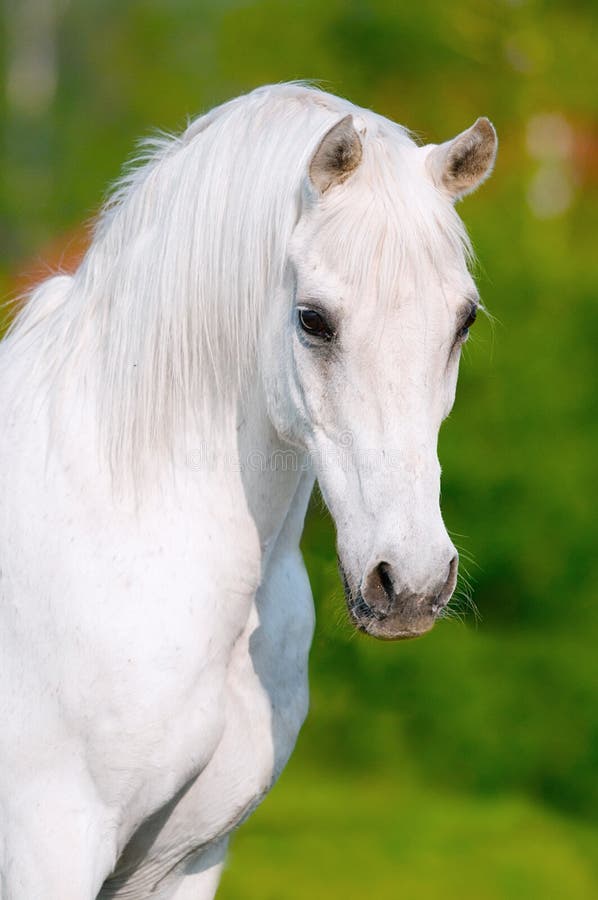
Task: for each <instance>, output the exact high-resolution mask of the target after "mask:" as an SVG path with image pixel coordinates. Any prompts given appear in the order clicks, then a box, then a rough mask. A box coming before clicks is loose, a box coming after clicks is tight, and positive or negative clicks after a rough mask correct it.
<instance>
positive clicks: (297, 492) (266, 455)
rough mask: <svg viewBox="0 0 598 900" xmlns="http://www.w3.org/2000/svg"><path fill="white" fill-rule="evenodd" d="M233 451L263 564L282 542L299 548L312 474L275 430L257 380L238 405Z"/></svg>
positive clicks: (306, 460) (299, 453) (305, 459)
mask: <svg viewBox="0 0 598 900" xmlns="http://www.w3.org/2000/svg"><path fill="white" fill-rule="evenodd" d="M237 452H238V456H239V464H240V471H241V479H242V482H243V487H244V490H245V496H246V500H247V505H248V508H249V511H250V513H251V515H252V517H253V520H254V522H255V525H256V528H257V530H258V534H259V538H260V544H261V548H262V555H263V563H264V565H265V564H267V560H268V557H269V555H270V554H271V553H272V551H273V549H274V548H275V547H277V546H278V547H279V548H280V544H281V542H282V541H285V542H286V543H287V545H288V549H291V547H292V548H293V549H296V548H297V547H298V545H299V540H300V538H301V533H302V531H303V524H304V520H305V513H306V510H307V504H308V502H309V498H310V495H311V492H312V488H313V484H314V476H313V474H312V471H311V467H310V466H309V458H308V455H307V453H306V452H304V451H301V450H298V449H297V448H293V447H291V446H290V445H289V444H287V443H285V442H283V441H282V440H281V439H280V437H279V436H278V435H277V433H276V431H275V430H274V428H273V426H272V423H271V421H270V419H269V417H268V414H267V410H266V403H265V398H264V396H263V390H262V388H261V386H260V385H259V384H258V385H257V386H256V387H255V388H254V389H253V390H252V392H251V394H250V395H249V396H248V397H246V398H245V400H244V402H243V404H242V405H241V411H240V415H239V422H238V428H237Z"/></svg>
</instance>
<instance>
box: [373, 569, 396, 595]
mask: <svg viewBox="0 0 598 900" xmlns="http://www.w3.org/2000/svg"><path fill="white" fill-rule="evenodd" d="M376 572H377V574H378V578H379V580H380V584H381V586H382V590H383V591H384V593H385V594H386V597H387V598H388V602H389V603H392V602H393V600H394V596H395V589H394V585H393V583H392V578H391V577H390V566H389V565H388V563H385V562H381V563H378V566H377V567H376Z"/></svg>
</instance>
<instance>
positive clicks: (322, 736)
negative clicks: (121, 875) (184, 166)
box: [0, 0, 598, 900]
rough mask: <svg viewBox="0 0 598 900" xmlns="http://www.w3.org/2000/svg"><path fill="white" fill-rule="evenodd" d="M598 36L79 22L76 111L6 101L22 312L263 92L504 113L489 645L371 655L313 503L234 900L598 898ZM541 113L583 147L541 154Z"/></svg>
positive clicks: (469, 493) (480, 489)
mask: <svg viewBox="0 0 598 900" xmlns="http://www.w3.org/2000/svg"><path fill="white" fill-rule="evenodd" d="M13 7H15V8H16V6H15V5H13ZM9 25H10V15H9V13H8V12H7V13H6V14H5V22H4V28H5V30H6V32H7V37H8V43H7V46H8V48H9V49H8V50H7V51H5V61H8V62H9V61H10V59H11V50H10V47H11V44H10V40H11V35H12V34H13V32H12V31H11V29H10V27H9ZM596 25H597V19H596V13H595V9H594V5H593V4H591V3H589V2H581V0H578V2H575V3H565V2H564V0H561V2H556V0H552V2H551V0H528V2H506V0H505V2H495V0H481V2H478V0H475V2H474V0H455V2H453V3H445V2H441V0H424V2H420V3H416V4H413V3H412V4H398V3H396V2H393V0H371V2H365V0H349V2H345V0H342V2H341V0H330V2H329V3H327V4H322V3H320V2H316V0H289V2H286V3H282V2H277V0H258V2H249V0H245V2H243V0H226V2H223V0H204V2H199V3H198V2H197V0H171V2H167V0H147V2H128V3H122V2H118V3H117V2H116V0H110V2H105V0H103V2H100V0H73V2H72V3H71V4H70V5H68V6H66V5H65V7H64V12H63V13H62V15H61V16H60V18H59V19H58V20H57V23H56V29H55V34H54V37H55V42H56V53H57V60H58V70H57V74H58V80H57V89H56V94H55V97H54V98H53V101H52V103H51V104H50V105H49V106H48V107H47V109H46V110H45V111H41V112H38V113H37V114H33V113H31V112H27V111H26V110H23V109H21V108H20V107H19V106H18V104H17V105H15V104H14V103H13V104H12V106H11V103H10V102H9V100H8V99H6V98H5V99H4V100H3V101H2V103H3V104H4V105H3V106H2V108H1V113H2V117H3V121H4V125H5V128H4V133H5V141H4V144H3V151H2V165H1V167H0V172H1V174H0V178H1V181H0V200H1V211H2V215H1V218H0V287H1V288H2V289H3V290H4V289H6V290H7V291H8V290H10V289H11V282H10V280H9V273H11V272H12V273H14V272H15V271H16V270H17V269H18V268H19V266H20V265H21V264H22V262H23V261H24V260H26V259H28V258H31V257H35V256H36V255H37V254H39V253H40V248H42V247H43V246H44V244H45V243H46V242H47V241H48V240H49V239H50V238H51V237H53V236H56V235H59V234H61V233H64V232H66V231H69V230H70V229H72V228H73V227H74V226H75V225H77V224H78V223H79V222H81V221H82V220H84V219H86V218H88V217H89V216H90V215H91V214H92V212H93V211H94V210H95V209H97V207H98V205H99V203H100V201H101V198H102V196H103V193H104V191H105V188H106V184H107V183H108V182H109V181H110V180H111V179H114V178H115V177H116V176H117V174H118V172H119V169H120V166H121V164H122V161H123V159H124V158H126V157H127V156H130V155H131V154H132V152H133V148H134V143H135V140H136V139H137V138H138V137H139V136H140V135H144V134H147V133H149V132H151V130H152V129H154V128H156V127H160V128H163V129H165V130H169V129H176V128H179V127H182V126H183V125H184V123H185V119H186V117H187V115H193V114H195V113H197V112H199V111H201V110H202V109H205V108H207V107H209V106H211V105H213V104H214V103H216V102H219V101H221V100H223V99H225V98H227V97H229V96H231V95H234V94H237V93H239V92H241V91H245V90H248V89H250V88H252V87H254V86H255V85H257V84H260V83H264V82H268V81H280V80H286V79H293V78H314V79H316V80H317V81H319V82H320V83H323V85H324V86H325V87H327V88H330V89H331V90H333V91H336V92H338V93H344V94H346V95H347V96H350V97H351V98H352V99H354V100H355V101H356V102H361V103H363V104H365V105H367V106H372V107H374V108H375V109H377V110H378V111H380V112H382V113H385V114H386V115H388V116H390V117H392V118H395V119H397V120H398V121H400V122H403V123H404V124H406V125H408V126H410V127H412V128H413V129H414V130H415V131H416V132H417V133H418V134H421V135H425V137H426V139H427V140H433V141H439V140H445V139H447V138H448V137H450V136H451V135H452V134H454V133H456V132H457V131H460V130H462V129H463V128H465V127H467V126H468V125H469V124H471V122H472V121H473V120H474V119H475V118H476V117H477V116H478V115H482V114H485V115H488V116H490V118H492V119H493V121H494V122H495V124H496V126H497V129H498V132H499V138H500V141H501V145H500V151H499V160H498V165H497V168H496V172H495V175H494V176H493V179H492V180H491V181H490V182H489V184H488V185H486V186H484V188H483V189H482V191H481V192H480V194H479V195H477V196H475V197H472V198H468V199H467V200H466V201H465V202H464V204H463V206H462V208H461V212H462V215H463V216H464V218H465V220H466V222H467V224H468V227H469V229H470V232H471V234H472V237H473V241H474V245H475V247H476V249H477V251H478V254H479V257H480V260H481V263H480V266H479V277H478V281H479V286H480V289H481V293H482V297H483V299H484V302H485V304H486V306H487V308H488V310H489V311H490V313H491V315H492V317H495V318H489V319H487V320H485V321H484V320H483V319H482V321H480V322H479V323H478V324H477V325H476V328H475V331H474V334H473V335H472V339H471V342H470V344H469V345H468V347H467V351H466V353H465V357H464V360H463V363H462V372H461V381H460V387H459V393H458V398H457V405H456V408H455V411H454V413H453V415H452V416H451V418H450V420H449V421H448V422H447V423H446V424H445V426H444V428H443V431H442V434H441V442H440V456H441V461H442V463H443V509H444V512H445V518H446V521H447V524H448V527H449V529H451V530H452V531H453V532H454V533H455V539H456V542H457V544H458V545H459V546H460V548H462V550H463V551H464V552H463V557H464V562H465V565H466V566H467V567H468V568H469V570H470V575H471V579H472V582H473V587H474V597H475V602H476V604H477V607H478V609H479V611H480V619H479V621H478V622H477V624H476V620H475V617H474V616H473V615H472V614H471V613H467V610H466V607H467V604H466V603H462V604H461V609H462V612H463V613H464V615H465V619H466V623H467V624H460V623H459V622H456V621H453V622H450V621H449V622H446V623H442V624H441V625H440V626H438V627H437V628H436V630H435V631H434V632H433V633H432V634H431V635H429V636H427V637H426V638H425V639H423V640H420V641H417V642H415V643H408V644H399V645H383V644H377V643H374V642H371V641H368V640H367V639H364V638H362V637H361V636H357V635H355V634H354V633H353V632H352V630H351V628H350V627H349V626H348V624H347V623H346V621H345V619H344V616H343V604H344V601H343V599H342V592H341V588H340V584H339V582H338V577H337V574H336V571H335V561H334V559H335V558H334V546H333V540H334V539H333V534H332V526H331V523H330V521H329V519H328V517H327V516H326V514H325V513H324V512H323V510H322V508H321V503H320V501H319V500H318V499H316V500H315V501H314V503H313V505H312V510H311V513H310V516H309V520H308V525H307V530H306V535H305V540H304V549H305V555H306V560H307V564H308V569H309V572H310V576H311V579H312V583H313V587H314V593H315V596H316V598H317V607H318V630H317V634H316V640H315V644H314V650H313V655H312V695H313V703H312V711H311V714H310V718H309V720H308V723H307V725H306V728H305V731H304V733H303V735H302V737H301V739H300V742H299V747H298V751H297V755H296V756H295V757H294V759H293V762H292V763H291V772H290V774H289V776H288V779H286V780H283V783H282V784H281V786H280V788H278V789H277V791H276V792H275V795H274V797H273V798H272V800H270V801H268V802H267V803H266V804H265V806H264V808H263V810H260V811H259V812H258V814H257V815H256V818H255V820H252V823H249V824H248V825H246V826H245V827H244V829H243V830H242V832H241V834H240V835H239V836H238V839H237V843H236V845H235V850H234V852H233V857H232V864H231V867H230V870H229V872H228V874H227V876H226V878H225V885H224V890H223V896H224V897H230V898H233V897H246V898H248V897H252V896H255V897H258V896H259V897H260V898H261V900H268V898H280V897H283V898H288V900H293V898H295V897H297V898H298V897H305V896H310V895H313V896H323V895H324V894H326V895H327V896H343V897H357V896H362V894H363V893H364V892H365V891H369V893H371V894H372V895H373V896H376V897H379V898H384V897H389V898H390V897H395V896H397V895H398V894H400V893H402V894H403V896H406V897H417V898H424V897H436V898H437V897H459V898H460V900H467V898H469V897H471V898H474V897H475V898H476V900H477V898H482V900H486V898H488V900H494V898H508V900H512V898H518V897H522V898H523V897H526V898H527V897H536V896H538V897H539V896H542V897H546V898H560V897H563V898H564V897H570V896H571V897H576V898H585V897H588V898H589V897H591V896H596V895H597V894H598V881H597V873H596V869H595V867H592V865H590V862H589V859H590V850H589V848H590V846H591V841H592V840H594V841H595V837H596V835H595V832H594V831H592V826H591V825H590V824H589V819H590V818H592V817H594V816H595V813H596V809H597V801H598V778H597V777H596V771H597V764H598V704H596V702H595V701H596V683H597V675H598V665H597V663H596V651H595V647H596V641H597V639H598V603H597V600H598V596H597V586H598V553H597V552H596V527H595V510H594V495H595V485H596V484H597V483H598V478H597V475H598V473H597V471H596V467H597V462H596V460H597V453H596V438H597V436H598V435H597V431H598V427H597V423H598V417H597V415H596V413H597V399H596V398H597V392H596V383H595V352H596V351H595V348H596V346H597V345H598V306H597V304H596V284H597V282H598V254H597V253H596V246H595V242H596V209H597V208H598V204H597V202H596V201H597V196H596V194H597V183H598V164H597V161H596V157H597V153H598V124H597V104H598V95H597V93H596V90H595V86H594V85H595V62H594V61H595V46H596ZM6 97H8V94H7V95H6ZM539 115H540V116H546V115H549V116H552V117H553V118H552V120H550V121H552V122H553V125H554V123H555V122H556V124H557V126H559V123H560V126H559V127H561V129H564V131H563V134H564V138H565V139H566V140H565V145H566V146H565V148H564V149H563V148H562V147H561V148H560V149H559V145H558V140H557V143H556V144H555V146H554V147H551V146H550V144H549V143H548V145H546V146H541V147H540V153H539V154H538V150H537V148H536V149H534V141H535V142H536V144H537V142H538V137H537V135H538V134H540V135H541V133H542V127H544V126H542V123H541V122H539V121H538V120H537V119H536V118H535V117H537V116H539ZM555 117H556V118H555ZM561 136H562V135H561ZM557 138H558V135H557ZM543 171H544V172H545V173H547V177H548V181H545V182H544V187H543V188H542V184H543V183H542V182H541V181H539V180H538V179H539V177H540V175H541V174H542V172H543ZM550 179H552V181H551V180H550ZM555 179H556V180H555ZM551 185H553V187H552V188H551ZM559 190H560V191H561V192H563V191H564V199H563V202H562V203H561V205H560V206H559V205H558V204H557V205H556V207H555V206H554V203H553V197H552V196H551V191H552V192H553V193H554V192H556V194H557V195H558V191H559ZM538 192H539V199H538ZM557 199H558V197H557ZM469 557H473V558H474V560H476V562H474V563H469V562H468V561H467V560H468V558H469ZM457 605H459V604H457ZM397 884H398V888H397V887H396V885H397Z"/></svg>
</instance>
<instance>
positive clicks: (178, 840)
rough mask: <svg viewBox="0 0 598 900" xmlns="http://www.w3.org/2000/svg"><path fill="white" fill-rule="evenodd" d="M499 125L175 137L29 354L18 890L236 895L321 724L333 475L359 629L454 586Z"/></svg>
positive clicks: (343, 108)
mask: <svg viewBox="0 0 598 900" xmlns="http://www.w3.org/2000/svg"><path fill="white" fill-rule="evenodd" d="M495 153H496V137H495V133H494V130H493V128H492V126H491V125H490V123H489V122H488V120H487V119H478V120H477V122H476V123H475V124H474V125H473V126H472V127H471V128H469V129H468V130H467V131H465V132H463V133H462V134H460V135H459V136H458V137H456V138H455V139H454V140H451V141H449V142H447V143H446V144H442V145H438V146H432V145H429V146H418V145H417V144H416V143H415V142H414V141H413V140H412V139H411V138H410V136H409V135H408V133H407V132H406V131H405V130H404V129H403V128H401V127H400V126H398V125H396V124H394V123H392V122H390V121H389V120H387V119H385V118H382V117H381V116H378V115H375V114H374V113H372V112H370V111H366V110H363V109H360V108H357V107H355V106H353V105H352V104H350V103H348V102H347V101H345V100H342V99H339V98H338V97H334V96H331V95H329V94H326V93H323V92H320V91H317V90H314V89H312V88H309V87H306V86H302V85H297V84H293V85H278V86H275V87H267V88H263V89H260V90H257V91H254V92H253V93H251V94H249V95H248V96H245V97H241V98H238V99H236V100H233V101H231V102H230V103H227V104H224V105H223V106H221V107H218V108H217V109H215V110H213V111H212V112H210V113H208V114H207V115H205V116H203V117H201V118H199V119H197V120H196V121H195V122H193V123H192V124H191V125H190V126H189V127H188V128H187V130H186V131H185V132H184V133H183V134H182V135H180V136H179V137H174V138H171V139H160V140H158V141H154V142H153V143H152V144H151V146H148V149H147V153H146V158H145V160H144V161H143V164H140V165H138V166H136V167H135V168H133V169H131V170H130V171H129V173H128V174H127V175H125V177H124V178H123V180H122V181H121V183H120V184H119V186H118V187H117V189H116V191H115V193H114V195H113V198H112V200H111V201H110V202H109V203H108V204H107V206H106V208H105V210H104V212H103V214H102V215H101V217H100V218H99V221H98V223H97V226H96V229H95V232H94V237H93V240H92V243H91V246H90V248H89V250H88V252H87V254H86V256H85V258H84V259H83V261H82V263H81V265H80V266H79V268H78V269H77V271H76V272H75V273H74V274H73V275H72V276H71V275H68V276H67V275H60V276H57V277H54V278H51V279H50V280H48V281H46V282H45V283H44V284H42V285H41V286H40V287H38V288H37V289H36V290H35V291H34V292H33V293H32V295H31V297H30V298H29V300H28V302H27V304H26V305H25V307H24V309H23V310H22V312H21V313H20V314H19V316H18V317H17V319H16V321H15V323H14V325H13V327H12V329H11V330H10V332H9V334H8V336H7V338H6V339H5V341H4V342H3V344H2V345H0V348H1V349H0V409H1V416H2V429H1V432H0V643H1V651H0V652H1V660H2V663H1V672H0V676H1V678H0V714H1V729H0V811H1V813H0V873H1V877H0V896H1V898H2V900H93V898H96V897H100V898H103V900H107V898H122V900H124V898H130V900H142V898H146V897H150V896H151V897H156V898H161V900H175V898H176V900H207V898H211V897H213V895H214V892H215V890H216V886H217V883H218V878H219V873H220V869H221V866H222V861H223V859H224V856H225V853H226V846H227V841H228V838H229V835H230V833H231V831H232V830H233V829H234V828H235V827H236V826H237V825H238V824H239V823H240V822H241V821H242V820H243V819H244V818H245V817H246V816H247V815H248V814H249V813H250V812H251V810H252V809H253V808H254V807H255V806H256V804H257V803H258V802H259V801H260V799H261V798H262V797H263V796H264V794H265V793H266V792H267V791H268V789H269V788H270V786H271V785H272V783H273V782H274V780H275V779H276V777H277V775H278V774H279V772H280V771H281V769H282V767H283V766H284V764H285V762H286V761H287V759H288V757H289V755H290V753H291V751H292V748H293V746H294V743H295V740H296V737H297V734H298V731H299V729H300V727H301V724H302V722H303V719H304V717H305V714H306V711H307V658H308V651H309V646H310V642H311V638H312V631H313V619H314V614H313V605H312V598H311V592H310V588H309V583H308V579H307V575H306V572H305V568H304V565H303V562H302V558H301V554H300V551H299V539H300V536H301V531H302V528H303V521H304V517H305V511H306V507H307V503H308V499H309V496H310V493H311V490H312V487H313V483H314V478H316V477H317V479H318V481H319V485H320V488H321V491H322V494H323V496H324V498H325V500H326V503H327V504H328V506H329V508H330V511H331V513H332V516H333V518H334V520H335V523H336V529H337V536H338V555H339V562H340V569H341V574H342V578H343V581H344V586H345V592H346V598H347V605H348V610H349V614H350V616H351V619H352V620H353V622H354V623H355V625H356V627H357V628H359V629H361V630H362V631H364V632H367V633H368V634H370V635H373V636H374V637H378V638H383V639H388V640H391V639H396V638H408V637H413V636H416V635H419V634H422V633H423V632H425V631H427V630H428V629H429V628H430V627H431V626H432V625H433V623H434V621H435V620H436V619H437V618H438V617H439V616H440V615H441V614H442V611H443V609H444V608H445V607H446V604H447V603H448V601H449V599H450V596H451V593H452V591H453V588H454V586H455V580H456V577H457V553H456V551H455V548H454V546H453V544H452V542H451V540H450V539H449V537H448V535H447V532H446V529H445V527H444V525H443V522H442V518H441V514H440V508H439V485H440V480H439V479H440V469H439V464H438V460H437V453H436V444H437V436H438V430H439V427H440V424H441V422H442V420H443V419H444V417H445V416H446V415H447V414H448V412H449V410H450V409H451V406H452V403H453V399H454V394H455V386H456V381H457V369H458V364H459V356H460V351H461V347H462V345H463V343H464V341H465V340H466V338H467V333H468V329H469V328H470V326H471V325H472V323H473V321H474V319H475V315H476V309H477V307H478V303H479V301H478V296H477V293H476V289H475V286H474V283H473V280H472V278H471V276H470V274H469V271H468V258H469V256H470V249H469V244H468V241H467V237H466V235H465V231H464V229H463V226H462V224H461V222H460V219H459V218H458V216H457V214H456V213H455V210H454V201H455V200H457V199H459V198H460V197H461V196H463V195H464V194H466V193H468V192H469V191H471V190H473V189H474V188H475V187H477V185H478V184H479V183H480V182H481V181H483V180H484V179H485V178H486V176H487V175H488V174H489V172H490V170H491V168H492V165H493V162H494V158H495Z"/></svg>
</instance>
